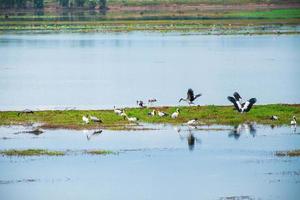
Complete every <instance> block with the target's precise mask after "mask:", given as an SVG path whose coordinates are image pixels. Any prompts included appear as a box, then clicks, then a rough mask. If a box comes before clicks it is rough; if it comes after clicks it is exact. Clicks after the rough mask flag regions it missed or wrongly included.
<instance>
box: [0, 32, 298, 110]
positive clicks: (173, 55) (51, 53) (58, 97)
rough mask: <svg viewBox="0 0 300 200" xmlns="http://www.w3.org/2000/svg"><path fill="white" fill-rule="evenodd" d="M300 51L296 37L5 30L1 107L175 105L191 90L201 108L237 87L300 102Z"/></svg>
mask: <svg viewBox="0 0 300 200" xmlns="http://www.w3.org/2000/svg"><path fill="white" fill-rule="evenodd" d="M299 50H300V36H299V35H281V36H270V35H267V36H216V35H214V36H199V35H180V34H177V33H169V34H155V33H121V34H117V33H109V34H104V33H95V34H93V33H89V34H41V35H37V34H32V35H30V34H25V35H21V34H18V35H13V34H9V35H1V36H0V110H16V109H25V108H32V109H60V108H65V107H76V108H81V109H87V108H93V109H95V108H112V107H113V106H114V105H116V106H133V105H135V102H136V100H137V99H142V100H147V99H148V98H157V99H158V100H159V105H176V104H177V103H178V99H179V98H180V97H183V96H185V94H186V90H187V89H188V88H189V87H192V88H194V90H195V92H196V93H197V92H201V93H203V96H202V97H201V98H200V99H199V100H198V101H197V103H198V104H201V105H203V104H227V103H228V102H227V100H226V97H227V96H228V95H231V94H232V93H233V92H234V91H236V90H237V91H240V93H241V95H242V96H244V97H245V98H250V97H256V98H257V99H258V103H260V104H265V103H299V101H300V93H299V92H298V91H299V89H300V81H299V77H298V75H299V74H300V68H299V66H298V63H300V57H299Z"/></svg>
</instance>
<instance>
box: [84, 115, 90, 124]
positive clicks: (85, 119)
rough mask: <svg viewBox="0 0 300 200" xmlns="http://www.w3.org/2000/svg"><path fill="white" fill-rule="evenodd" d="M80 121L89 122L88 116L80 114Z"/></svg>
mask: <svg viewBox="0 0 300 200" xmlns="http://www.w3.org/2000/svg"><path fill="white" fill-rule="evenodd" d="M82 121H83V122H84V123H86V124H88V123H89V122H90V120H89V118H88V117H87V116H85V115H84V116H82Z"/></svg>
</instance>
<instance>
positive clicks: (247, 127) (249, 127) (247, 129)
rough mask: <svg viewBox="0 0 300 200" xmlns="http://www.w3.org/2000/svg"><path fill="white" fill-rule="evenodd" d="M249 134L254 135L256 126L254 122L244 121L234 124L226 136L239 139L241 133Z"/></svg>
mask: <svg viewBox="0 0 300 200" xmlns="http://www.w3.org/2000/svg"><path fill="white" fill-rule="evenodd" d="M243 133H244V134H250V135H252V137H255V135H256V128H255V124H254V123H244V124H239V125H238V126H235V127H234V128H233V130H231V131H230V132H229V134H228V137H233V138H234V139H236V140H237V139H239V138H240V136H241V134H243Z"/></svg>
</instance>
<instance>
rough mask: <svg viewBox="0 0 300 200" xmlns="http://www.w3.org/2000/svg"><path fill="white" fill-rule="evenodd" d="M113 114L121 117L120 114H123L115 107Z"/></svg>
mask: <svg viewBox="0 0 300 200" xmlns="http://www.w3.org/2000/svg"><path fill="white" fill-rule="evenodd" d="M114 112H115V113H116V114H117V115H121V114H122V113H123V111H122V110H120V109H117V108H116V107H115V106H114Z"/></svg>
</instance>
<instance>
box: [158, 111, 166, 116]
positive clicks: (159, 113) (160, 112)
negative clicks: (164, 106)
mask: <svg viewBox="0 0 300 200" xmlns="http://www.w3.org/2000/svg"><path fill="white" fill-rule="evenodd" d="M157 114H158V116H160V117H166V116H168V113H165V112H162V111H157Z"/></svg>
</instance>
